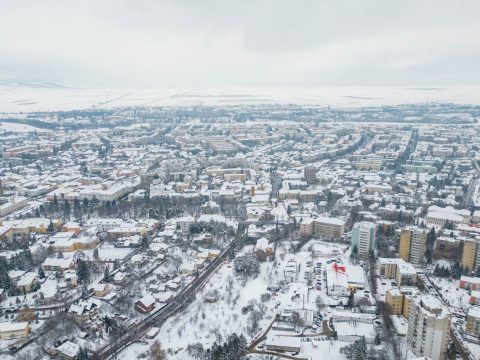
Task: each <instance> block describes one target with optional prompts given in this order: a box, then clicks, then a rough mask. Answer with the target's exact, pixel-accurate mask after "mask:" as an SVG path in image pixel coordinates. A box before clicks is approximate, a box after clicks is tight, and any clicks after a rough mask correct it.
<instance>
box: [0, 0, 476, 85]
mask: <svg viewBox="0 0 480 360" xmlns="http://www.w3.org/2000/svg"><path fill="white" fill-rule="evenodd" d="M479 14H480V1H476V0H462V1H458V0H454V1H443V0H433V1H421V0H415V1H407V0H401V1H388V0H378V1H374V0H362V1H358V0H351V1H342V0H330V1H322V0H312V1H301V0H291V1H281V0H272V1H262V0H256V1H248V0H238V1H228V0H219V1H209V0H191V1H182V0H175V1H173V0H172V1H153V0H152V1H149V0H132V1H127V0H95V1H85V0H82V1H65V0H61V1H38V0H32V1H7V0H0V79H16V80H32V79H44V80H49V81H53V82H58V83H62V84H65V85H68V86H137V87H142V86H199V87H204V86H290V85H295V86H329V85H362V86H363V85H415V86H416V85H448V84H480V21H479V18H478V16H479Z"/></svg>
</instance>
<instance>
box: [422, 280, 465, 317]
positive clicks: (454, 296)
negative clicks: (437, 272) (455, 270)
mask: <svg viewBox="0 0 480 360" xmlns="http://www.w3.org/2000/svg"><path fill="white" fill-rule="evenodd" d="M431 280H432V281H434V283H435V284H436V285H437V286H438V290H439V293H440V294H441V295H442V298H443V300H444V301H445V302H446V304H447V305H449V306H451V307H454V308H459V309H462V310H463V311H464V312H467V309H468V307H469V301H470V295H469V294H468V291H467V290H465V289H460V288H459V284H460V280H454V279H445V278H440V277H434V276H432V277H431Z"/></svg>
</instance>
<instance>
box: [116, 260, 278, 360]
mask: <svg viewBox="0 0 480 360" xmlns="http://www.w3.org/2000/svg"><path fill="white" fill-rule="evenodd" d="M271 267H272V263H263V264H262V266H261V272H260V275H259V276H258V277H257V278H256V279H253V280H251V281H248V282H247V283H246V284H245V286H240V283H241V281H242V280H240V279H237V278H236V275H235V274H234V270H233V267H232V264H230V263H225V264H223V265H222V266H221V267H220V269H219V270H218V271H217V272H216V273H215V274H214V275H213V276H212V278H211V279H210V281H209V282H208V283H207V285H206V286H205V287H204V288H203V289H202V290H201V291H199V292H198V293H197V296H196V300H195V301H194V302H193V303H192V304H191V305H190V306H189V307H188V308H187V309H186V310H185V311H183V312H181V313H180V314H178V315H176V316H174V317H172V318H170V319H169V320H168V321H167V322H166V323H165V324H164V325H163V326H162V327H161V329H160V332H159V334H158V335H157V337H156V339H157V340H158V341H160V343H161V344H162V346H163V347H164V348H165V349H171V350H173V352H176V354H175V353H173V354H172V355H170V357H169V359H189V358H190V357H189V355H188V353H187V351H186V348H187V346H188V345H189V344H195V343H201V344H202V345H203V347H204V348H209V347H210V346H211V345H213V344H214V343H215V342H216V341H222V340H224V339H225V338H226V337H227V336H228V335H230V334H232V333H234V332H236V333H237V334H240V333H243V334H245V335H246V334H248V333H249V330H248V327H249V316H250V315H249V314H250V312H248V313H246V314H243V313H242V311H241V309H242V308H244V307H247V306H248V305H251V304H254V305H253V306H254V307H256V308H259V307H260V306H262V307H265V308H264V311H265V312H266V313H265V315H264V319H263V320H261V321H260V325H259V326H260V328H262V327H264V326H266V325H267V324H268V323H269V322H270V321H271V319H272V316H273V310H272V308H273V306H270V307H267V305H268V303H262V302H261V301H260V296H261V294H264V293H266V287H267V286H268V285H267V284H268V283H269V273H270V270H271ZM217 292H218V293H217ZM212 294H216V296H217V297H218V300H217V301H215V302H206V301H205V298H206V297H207V296H209V295H212ZM273 301H274V300H273V299H272V300H270V303H272V302H273ZM270 305H272V304H270ZM152 341H154V340H146V342H145V343H144V344H141V343H137V344H134V345H132V346H130V347H129V348H127V349H126V350H125V351H123V352H122V353H121V354H120V357H119V358H120V359H125V360H127V359H133V358H137V357H138V356H139V354H141V353H143V352H146V351H147V350H148V347H149V345H150V344H151V342H152Z"/></svg>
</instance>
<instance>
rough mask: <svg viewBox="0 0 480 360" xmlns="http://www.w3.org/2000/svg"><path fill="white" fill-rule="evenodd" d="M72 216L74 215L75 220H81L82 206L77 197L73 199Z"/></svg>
mask: <svg viewBox="0 0 480 360" xmlns="http://www.w3.org/2000/svg"><path fill="white" fill-rule="evenodd" d="M73 216H75V219H76V220H80V221H81V220H82V206H81V205H80V201H78V199H75V200H74V201H73Z"/></svg>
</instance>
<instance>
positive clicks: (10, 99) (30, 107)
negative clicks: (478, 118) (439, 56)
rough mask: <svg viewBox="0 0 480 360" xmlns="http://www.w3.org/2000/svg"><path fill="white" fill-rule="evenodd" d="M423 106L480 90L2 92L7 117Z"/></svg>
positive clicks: (470, 98)
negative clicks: (161, 109) (126, 109)
mask: <svg viewBox="0 0 480 360" xmlns="http://www.w3.org/2000/svg"><path fill="white" fill-rule="evenodd" d="M425 102H451V103H459V104H468V103H470V104H474V103H479V102H480V87H478V86H462V87H459V86H449V87H423V88H411V87H410V88H409V87H385V86H373V87H340V86H337V87H323V88H319V87H309V88H291V87H289V88H256V87H250V88H249V87H242V88H203V89H202V88H199V89H188V88H163V89H161V88H136V89H108V88H69V87H65V88H55V87H53V88H42V87H15V86H5V85H2V86H0V107H1V109H2V111H3V112H22V111H23V112H25V111H58V110H74V109H87V108H92V107H102V108H114V107H123V106H147V105H148V106H192V105H208V106H215V105H217V106H224V105H242V104H245V105H252V104H299V105H302V104H304V105H325V106H326V105H330V106H338V107H362V106H380V105H395V104H407V103H425Z"/></svg>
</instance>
